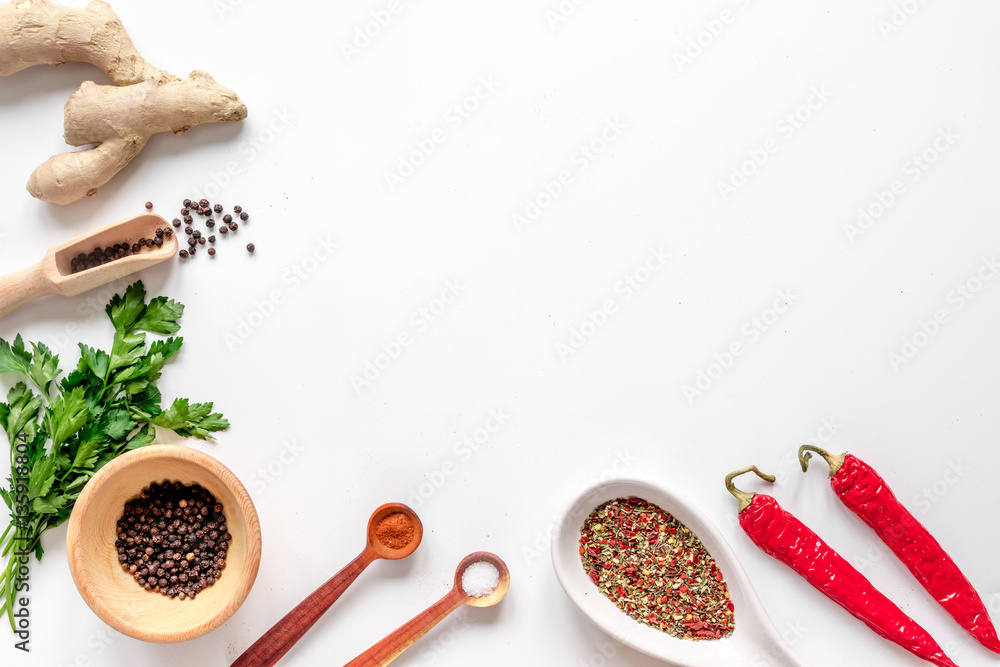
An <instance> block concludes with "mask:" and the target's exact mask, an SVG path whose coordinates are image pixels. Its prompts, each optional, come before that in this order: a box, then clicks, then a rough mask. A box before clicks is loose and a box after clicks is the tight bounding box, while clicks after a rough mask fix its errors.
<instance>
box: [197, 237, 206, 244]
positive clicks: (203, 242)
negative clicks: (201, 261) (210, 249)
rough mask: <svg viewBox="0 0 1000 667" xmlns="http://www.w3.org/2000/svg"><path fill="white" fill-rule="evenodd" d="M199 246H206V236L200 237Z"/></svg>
mask: <svg viewBox="0 0 1000 667" xmlns="http://www.w3.org/2000/svg"><path fill="white" fill-rule="evenodd" d="M198 245H205V237H204V236H199V237H198Z"/></svg>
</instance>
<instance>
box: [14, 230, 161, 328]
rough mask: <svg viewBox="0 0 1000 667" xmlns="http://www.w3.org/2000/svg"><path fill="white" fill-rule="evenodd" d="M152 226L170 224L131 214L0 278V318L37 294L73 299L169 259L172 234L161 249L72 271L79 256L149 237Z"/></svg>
mask: <svg viewBox="0 0 1000 667" xmlns="http://www.w3.org/2000/svg"><path fill="white" fill-rule="evenodd" d="M157 227H160V228H169V227H170V223H168V222H167V221H166V220H164V219H163V218H161V217H160V216H158V215H156V214H154V213H143V214H141V215H134V216H132V217H130V218H125V219H124V220H119V221H118V222H113V223H111V224H110V225H106V226H104V227H101V228H100V229H96V230H94V231H92V232H88V233H86V234H84V235H82V236H78V237H76V238H75V239H73V240H71V241H66V242H65V243H63V244H61V245H57V246H54V247H52V248H49V250H48V252H46V253H45V256H44V257H43V258H42V259H41V261H39V262H38V263H37V264H35V265H34V266H30V267H28V268H27V269H23V270H21V271H17V272H15V273H11V274H8V275H6V276H0V317H3V316H4V315H6V314H7V313H10V312H11V311H13V310H15V309H17V308H20V307H21V306H23V305H24V304H26V303H28V302H29V301H32V300H34V299H37V298H38V297H40V296H44V295H46V294H62V295H63V296H76V295H77V294H81V293H83V292H86V291H87V290H91V289H94V288H95V287H100V286H101V285H104V284H106V283H110V282H111V281H113V280H117V279H118V278H122V277H124V276H127V275H129V274H130V273H135V272H136V271H139V270H141V269H144V268H146V267H147V266H152V265H153V264H157V263H159V262H162V261H163V260H165V259H169V258H171V257H173V256H174V253H176V252H177V235H176V234H171V235H170V236H164V237H163V245H162V246H153V247H152V248H143V249H142V250H141V251H140V252H138V253H136V254H135V255H129V256H127V257H122V258H121V259H116V260H114V261H111V262H108V263H107V264H101V265H100V266H95V267H94V268H92V269H86V270H85V271H80V272H78V273H73V272H72V268H71V266H70V263H71V262H72V260H73V258H74V257H76V256H77V255H79V254H80V253H81V252H82V253H85V254H86V253H90V252H92V251H93V250H94V248H102V249H103V248H106V247H107V246H111V245H114V244H116V243H129V244H132V243H135V242H136V241H138V240H139V239H147V238H154V236H155V232H156V228H157Z"/></svg>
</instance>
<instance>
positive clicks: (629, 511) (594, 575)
mask: <svg viewBox="0 0 1000 667" xmlns="http://www.w3.org/2000/svg"><path fill="white" fill-rule="evenodd" d="M580 559H581V560H582V561H583V568H584V570H585V571H586V572H587V574H588V575H589V576H590V578H591V580H592V581H593V582H594V584H595V585H596V586H597V588H598V590H599V591H600V592H601V593H602V594H603V595H605V596H606V597H607V598H608V599H609V600H611V601H612V602H614V603H615V605H616V606H617V607H618V608H619V609H621V610H622V611H623V612H625V613H626V614H628V615H629V616H631V617H632V618H634V619H636V620H637V621H639V622H640V623H645V624H646V625H649V626H651V627H653V628H657V629H658V630H662V631H663V632H665V633H667V634H668V635H670V636H671V637H678V638H680V639H690V640H701V639H721V638H723V637H728V636H729V635H731V634H732V632H733V618H734V617H733V603H732V601H731V600H730V599H729V590H728V588H727V587H726V582H725V580H724V578H723V576H722V572H721V571H720V570H719V568H718V567H717V565H716V563H715V559H714V558H712V556H711V554H709V553H708V551H707V550H706V549H705V546H704V545H703V544H702V543H701V540H699V539H698V537H697V536H696V535H695V534H694V533H693V532H691V530H689V529H688V528H687V527H686V526H684V525H683V524H682V523H681V522H679V521H678V520H677V519H675V518H674V517H673V516H672V515H670V513H668V512H665V511H664V510H662V509H660V508H659V507H657V506H656V505H653V504H652V503H649V502H646V501H645V500H643V499H641V498H619V499H617V500H610V501H608V502H606V503H604V504H603V505H601V506H600V507H598V508H597V509H595V510H594V511H593V512H591V514H590V516H588V517H587V520H586V521H585V522H584V524H583V528H582V530H581V535H580Z"/></svg>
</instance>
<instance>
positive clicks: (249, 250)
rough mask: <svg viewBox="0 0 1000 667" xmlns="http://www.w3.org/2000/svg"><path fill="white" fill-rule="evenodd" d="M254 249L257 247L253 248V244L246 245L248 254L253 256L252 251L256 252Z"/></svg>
mask: <svg viewBox="0 0 1000 667" xmlns="http://www.w3.org/2000/svg"><path fill="white" fill-rule="evenodd" d="M256 249H257V246H255V245H254V244H252V243H248V244H247V252H248V253H250V254H251V255H252V254H253V251H254V250H256Z"/></svg>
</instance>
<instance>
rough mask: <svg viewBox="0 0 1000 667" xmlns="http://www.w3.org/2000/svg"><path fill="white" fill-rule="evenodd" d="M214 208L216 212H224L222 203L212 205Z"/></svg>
mask: <svg viewBox="0 0 1000 667" xmlns="http://www.w3.org/2000/svg"><path fill="white" fill-rule="evenodd" d="M212 210H213V211H215V212H216V213H222V204H216V205H215V206H213V207H212Z"/></svg>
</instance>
